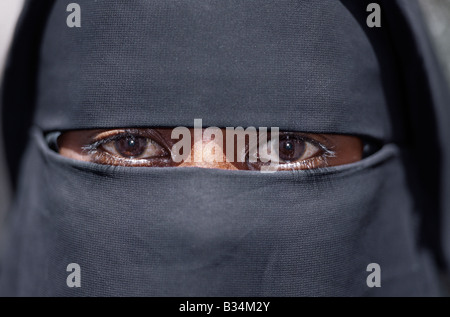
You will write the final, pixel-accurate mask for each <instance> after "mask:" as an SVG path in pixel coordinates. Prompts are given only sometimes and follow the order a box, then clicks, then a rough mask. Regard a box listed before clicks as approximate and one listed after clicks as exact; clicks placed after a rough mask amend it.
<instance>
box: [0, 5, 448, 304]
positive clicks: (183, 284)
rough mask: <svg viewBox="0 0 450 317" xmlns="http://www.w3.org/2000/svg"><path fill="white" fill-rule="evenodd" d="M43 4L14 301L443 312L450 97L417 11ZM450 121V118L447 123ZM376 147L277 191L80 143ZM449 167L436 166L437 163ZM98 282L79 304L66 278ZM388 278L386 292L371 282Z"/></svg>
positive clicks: (18, 54) (19, 136)
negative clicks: (374, 276) (219, 135)
mask: <svg viewBox="0 0 450 317" xmlns="http://www.w3.org/2000/svg"><path fill="white" fill-rule="evenodd" d="M70 2H71V1H65V0H64V1H63V0H61V1H56V2H54V3H53V2H45V3H44V1H30V2H28V3H27V6H26V8H25V10H24V13H23V15H22V18H21V24H20V27H19V28H18V30H17V34H16V41H15V43H14V46H13V48H12V51H11V55H10V59H9V63H8V65H7V69H6V74H5V84H4V87H3V94H2V98H3V99H2V111H3V114H2V116H3V120H4V122H3V127H4V131H3V132H4V138H5V145H6V150H7V155H8V160H9V166H10V170H11V173H12V178H13V182H14V184H15V187H16V199H15V204H14V206H13V208H12V210H11V211H10V213H9V217H8V225H7V228H6V229H7V233H8V235H7V238H5V239H4V240H3V242H4V243H3V244H4V248H3V257H2V262H1V272H0V273H1V275H0V293H2V294H7V295H67V296H72V295H73V296H76V295H88V296H89V295H150V296H302V295H309V296H320V295H331V296H333V295H344V296H346V295H352V296H358V295H368V296H377V295H385V296H389V295H413V296H417V295H437V294H438V293H439V289H438V284H439V283H438V281H437V274H438V270H439V269H442V268H445V267H446V265H447V260H448V259H449V256H450V254H449V252H450V246H449V243H450V241H449V240H450V239H449V233H448V230H447V228H448V226H449V224H450V219H449V212H448V210H449V208H448V207H449V202H448V197H447V196H448V195H447V196H445V195H443V194H444V193H445V191H446V190H447V191H448V189H449V186H448V182H449V181H450V175H449V165H448V162H449V147H448V145H445V142H444V141H446V140H445V139H444V137H445V136H447V137H448V136H449V135H450V133H449V131H448V129H449V126H450V125H449V124H448V120H449V118H450V117H449V115H448V110H447V109H446V108H445V107H446V106H448V100H449V99H448V96H447V95H446V94H447V90H446V86H445V84H444V81H443V79H441V78H440V74H439V71H438V66H437V64H436V61H435V60H434V57H433V54H432V51H431V49H430V46H429V44H428V39H427V37H426V34H425V31H424V28H423V25H422V22H421V19H420V12H419V10H418V8H417V5H416V4H415V2H414V1H410V0H408V1H386V2H384V1H379V3H380V4H381V7H382V9H383V11H382V19H383V20H382V27H381V28H368V27H367V26H366V17H367V15H368V13H367V12H366V7H367V4H368V3H369V2H365V1H345V0H343V1H335V0H330V1H303V0H296V1H264V2H261V1H248V0H246V1H240V0H236V1H222V0H221V1H170V2H168V1H126V2H124V1H87V0H86V1H82V0H80V1H78V2H77V3H79V4H80V7H81V8H82V27H81V28H68V27H67V25H66V18H67V12H66V7H67V5H68V4H69V3H70ZM446 103H447V104H446ZM195 118H201V119H202V120H203V124H204V126H218V127H227V126H230V127H238V126H242V127H248V126H255V127H279V128H280V129H281V130H288V131H304V132H317V133H338V134H351V135H357V136H360V137H362V138H366V139H371V140H378V141H379V142H380V143H382V144H383V146H382V147H381V149H380V150H379V151H377V152H376V153H374V154H372V155H371V156H369V157H367V158H365V159H363V160H362V161H360V162H357V163H352V164H348V165H344V166H338V167H330V168H326V169H317V170H309V171H285V172H277V173H272V174H262V173H259V172H250V171H223V170H213V169H200V168H137V167H112V166H105V165H97V164H94V163H88V162H80V161H75V160H72V159H68V158H65V157H61V156H60V155H59V154H57V153H56V152H54V151H53V150H52V149H50V148H49V146H48V144H47V142H46V140H45V137H44V135H45V133H46V132H50V131H64V130H73V129H95V128H118V127H176V126H192V124H193V121H194V119H195ZM429 148H432V149H433V150H432V153H431V154H430V153H429V152H430V151H429ZM70 263H77V264H79V265H80V267H81V272H82V273H81V274H82V287H80V288H69V287H68V286H67V284H66V278H67V275H68V272H67V271H66V267H67V265H68V264H70ZM370 263H377V264H379V265H380V267H381V269H382V280H381V281H382V287H381V288H369V287H368V286H367V283H366V278H367V275H368V274H369V273H368V272H367V271H366V268H367V266H368V264H370Z"/></svg>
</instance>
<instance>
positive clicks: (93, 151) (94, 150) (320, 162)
mask: <svg viewBox="0 0 450 317" xmlns="http://www.w3.org/2000/svg"><path fill="white" fill-rule="evenodd" d="M128 136H135V137H137V136H139V137H145V138H148V139H150V140H152V141H153V142H155V143H157V144H158V145H159V146H161V147H162V148H164V149H165V150H166V151H167V152H168V153H170V150H169V149H167V147H166V146H165V145H164V144H161V143H160V142H157V141H155V140H153V138H154V136H153V135H149V134H148V133H143V132H142V131H139V130H125V131H121V132H117V133H116V134H114V135H111V136H108V137H105V138H103V139H99V140H94V141H93V142H92V143H90V144H87V145H85V146H83V147H82V150H83V152H85V153H87V154H88V155H93V156H95V158H94V160H95V161H102V164H107V165H116V164H117V162H118V161H120V163H121V164H122V165H125V166H148V164H149V160H148V159H128V158H121V157H117V156H113V155H111V154H109V153H108V152H106V151H100V150H99V148H100V147H101V146H102V145H104V144H107V143H109V142H113V141H117V140H120V139H122V138H124V137H128ZM283 136H290V137H292V138H296V139H298V140H301V141H302V142H309V143H311V144H312V145H314V146H316V147H317V148H319V151H321V152H322V154H321V155H320V156H314V157H311V158H308V159H305V160H302V161H300V162H294V163H281V164H280V168H281V170H297V169H314V168H319V167H326V166H328V158H331V157H335V156H336V153H335V151H333V150H332V149H331V148H330V147H328V146H325V145H324V144H322V143H321V142H319V141H317V140H315V139H312V138H310V137H307V136H304V135H296V134H292V133H280V137H283ZM247 151H248V149H247Z"/></svg>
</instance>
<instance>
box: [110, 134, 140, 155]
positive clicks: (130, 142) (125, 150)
mask: <svg viewBox="0 0 450 317" xmlns="http://www.w3.org/2000/svg"><path fill="white" fill-rule="evenodd" d="M114 146H115V148H116V150H117V153H119V154H120V155H122V156H123V157H127V158H133V157H139V156H140V155H142V154H143V153H144V152H145V150H146V148H147V138H144V137H136V136H132V135H130V136H127V137H123V138H120V139H118V140H116V141H114Z"/></svg>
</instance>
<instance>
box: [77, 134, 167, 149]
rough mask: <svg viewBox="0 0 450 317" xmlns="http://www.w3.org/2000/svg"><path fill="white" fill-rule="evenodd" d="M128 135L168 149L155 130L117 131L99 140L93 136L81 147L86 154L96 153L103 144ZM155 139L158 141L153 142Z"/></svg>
mask: <svg viewBox="0 0 450 317" xmlns="http://www.w3.org/2000/svg"><path fill="white" fill-rule="evenodd" d="M129 135H133V136H139V137H144V138H148V139H150V140H152V141H153V142H155V143H156V144H158V145H159V146H161V147H163V148H166V149H168V146H167V144H165V142H164V140H163V138H162V137H160V136H159V137H158V133H157V131H155V130H152V129H146V130H138V129H125V130H124V131H117V133H116V134H113V135H110V136H107V137H104V138H100V139H96V138H98V136H95V137H94V141H93V142H91V143H89V144H86V145H85V146H83V150H84V151H87V152H88V153H92V152H94V151H96V150H97V149H98V148H99V147H100V146H101V145H103V144H106V143H109V142H112V141H116V140H119V139H121V138H123V137H126V136H129ZM155 139H158V140H155ZM161 143H163V144H161Z"/></svg>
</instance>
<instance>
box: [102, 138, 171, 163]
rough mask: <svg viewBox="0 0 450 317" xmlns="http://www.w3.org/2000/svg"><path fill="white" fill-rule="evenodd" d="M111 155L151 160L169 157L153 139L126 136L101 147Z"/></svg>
mask: <svg viewBox="0 0 450 317" xmlns="http://www.w3.org/2000/svg"><path fill="white" fill-rule="evenodd" d="M100 149H103V150H104V151H106V152H108V153H109V154H110V155H113V156H116V157H120V158H125V159H149V158H155V157H162V156H165V155H167V151H166V150H165V149H164V148H163V147H162V146H160V145H159V144H158V143H156V142H155V141H153V140H152V139H149V138H146V137H143V136H134V135H126V136H119V137H116V138H115V139H114V140H111V141H108V142H105V143H104V144H102V145H100Z"/></svg>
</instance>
